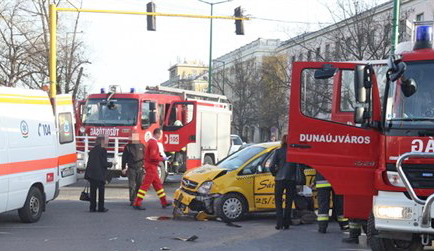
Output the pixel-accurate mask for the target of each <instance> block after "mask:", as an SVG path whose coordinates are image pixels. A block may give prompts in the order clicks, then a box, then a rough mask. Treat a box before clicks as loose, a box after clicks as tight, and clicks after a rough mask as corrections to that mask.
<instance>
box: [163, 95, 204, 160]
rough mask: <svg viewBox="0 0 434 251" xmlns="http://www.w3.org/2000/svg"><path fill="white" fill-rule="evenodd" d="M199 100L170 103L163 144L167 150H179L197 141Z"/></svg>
mask: <svg viewBox="0 0 434 251" xmlns="http://www.w3.org/2000/svg"><path fill="white" fill-rule="evenodd" d="M196 121H197V102H196V101H179V102H173V103H172V104H171V105H170V108H169V110H168V112H167V113H166V118H165V122H164V126H163V144H164V150H165V151H166V152H179V151H181V149H182V148H184V147H185V146H186V145H187V144H189V143H195V142H196V126H197V125H196V124H197V123H196Z"/></svg>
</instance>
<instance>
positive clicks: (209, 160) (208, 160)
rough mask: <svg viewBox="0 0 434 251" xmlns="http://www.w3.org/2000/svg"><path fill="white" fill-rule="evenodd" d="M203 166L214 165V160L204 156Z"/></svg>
mask: <svg viewBox="0 0 434 251" xmlns="http://www.w3.org/2000/svg"><path fill="white" fill-rule="evenodd" d="M203 164H204V165H206V164H208V165H214V160H213V159H212V157H211V155H206V156H205V157H204V158H203Z"/></svg>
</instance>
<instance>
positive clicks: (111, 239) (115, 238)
mask: <svg viewBox="0 0 434 251" xmlns="http://www.w3.org/2000/svg"><path fill="white" fill-rule="evenodd" d="M117 239H118V237H113V238H110V239H109V241H114V240H117Z"/></svg>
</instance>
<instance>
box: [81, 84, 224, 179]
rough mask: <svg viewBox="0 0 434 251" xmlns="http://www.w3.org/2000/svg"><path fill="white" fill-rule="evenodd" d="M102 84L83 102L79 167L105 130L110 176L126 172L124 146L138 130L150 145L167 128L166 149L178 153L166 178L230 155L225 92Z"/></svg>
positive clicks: (164, 166) (165, 169)
mask: <svg viewBox="0 0 434 251" xmlns="http://www.w3.org/2000/svg"><path fill="white" fill-rule="evenodd" d="M119 89H120V88H119V86H111V87H110V91H109V92H108V93H106V92H105V90H104V89H101V93H99V94H91V95H89V96H88V98H87V100H86V102H81V103H80V102H79V103H78V106H77V114H78V118H79V119H78V125H77V135H78V136H77V151H78V153H77V155H78V156H77V159H78V169H81V170H84V169H85V165H86V164H85V163H87V153H88V151H89V149H91V148H92V145H93V142H94V140H95V138H96V136H98V135H99V134H106V135H108V136H109V147H108V154H109V161H110V162H112V163H113V167H112V168H111V169H110V170H109V175H108V177H107V179H108V180H109V181H110V180H111V179H112V178H114V177H119V176H120V175H121V158H122V152H123V148H124V146H125V145H126V144H127V143H128V141H129V136H130V134H131V132H132V131H137V132H139V134H140V138H141V141H142V143H144V144H145V145H146V143H147V141H148V140H149V139H150V138H151V137H152V131H153V130H154V129H155V128H162V129H163V138H162V141H161V142H160V143H161V144H160V145H161V149H164V151H162V154H165V155H167V156H172V157H171V158H170V161H169V162H167V163H161V164H160V169H159V173H160V178H161V180H162V181H164V180H165V178H166V175H167V174H170V173H182V172H184V171H185V170H188V169H191V168H195V167H198V166H200V165H202V164H207V163H208V164H213V163H216V162H217V161H219V160H220V159H222V158H224V157H225V156H227V154H228V152H229V148H230V130H231V128H230V126H231V117H232V107H231V105H230V104H229V103H228V101H227V98H226V97H225V96H221V95H216V94H208V93H203V92H195V91H186V90H180V89H176V88H169V87H161V86H158V87H153V88H147V91H146V92H145V93H136V92H135V90H134V89H131V90H130V92H129V93H122V92H121V91H119Z"/></svg>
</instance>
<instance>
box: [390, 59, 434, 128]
mask: <svg viewBox="0 0 434 251" xmlns="http://www.w3.org/2000/svg"><path fill="white" fill-rule="evenodd" d="M433 68H434V62H432V61H425V62H408V63H407V69H406V71H405V73H404V76H403V78H405V79H413V80H414V81H415V82H416V83H417V90H416V92H415V93H414V94H413V95H411V96H409V97H406V96H405V95H404V94H403V91H402V90H401V85H402V83H401V81H400V80H398V81H397V82H396V83H394V84H393V85H391V87H390V90H389V95H388V102H387V114H386V120H387V123H388V124H389V127H393V128H396V127H399V128H407V129H408V128H425V127H432V125H433V122H434V88H433V86H434V71H433V70H432V69H433Z"/></svg>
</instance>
